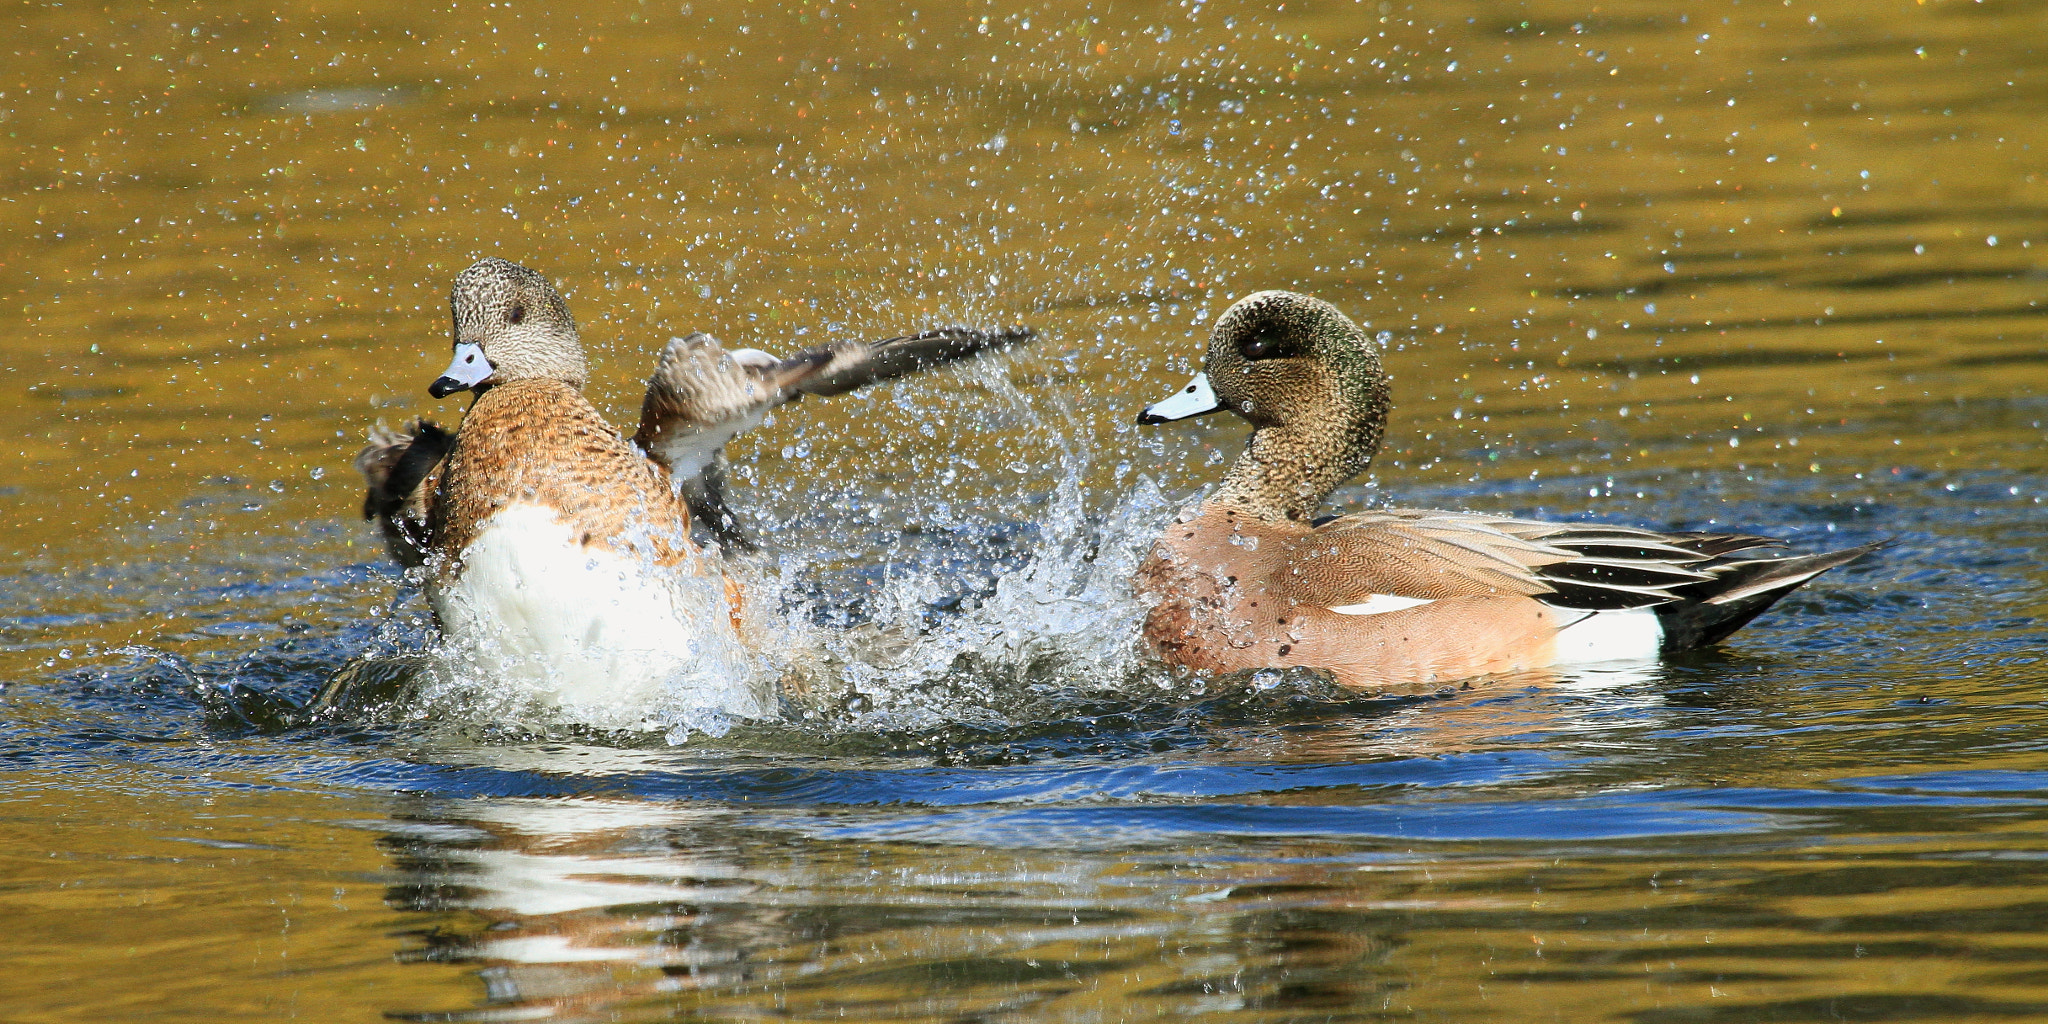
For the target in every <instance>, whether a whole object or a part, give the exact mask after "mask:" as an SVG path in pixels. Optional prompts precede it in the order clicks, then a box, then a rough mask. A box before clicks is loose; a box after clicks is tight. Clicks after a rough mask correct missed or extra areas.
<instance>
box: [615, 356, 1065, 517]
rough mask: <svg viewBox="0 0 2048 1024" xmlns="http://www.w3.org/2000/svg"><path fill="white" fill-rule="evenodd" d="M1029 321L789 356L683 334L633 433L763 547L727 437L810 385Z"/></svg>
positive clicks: (872, 376) (848, 380)
mask: <svg viewBox="0 0 2048 1024" xmlns="http://www.w3.org/2000/svg"><path fill="white" fill-rule="evenodd" d="M1031 336H1032V333H1031V330H1030V328H1027V327H1012V328H1008V329H1004V330H994V331H981V330H974V329H972V328H967V327H947V328H941V329H939V330H935V331H926V332H924V333H922V334H912V335H905V336H903V337H897V338H885V339H883V340H881V341H841V342H835V343H833V344H830V345H825V346H822V347H820V348H814V349H810V350H808V351H804V352H799V353H797V354H796V355H793V356H790V357H789V358H787V359H782V358H778V357H776V356H773V355H770V354H769V353H767V352H763V351H761V350H760V349H755V348H743V349H738V350H733V351H728V350H727V349H726V348H725V347H724V346H722V345H720V344H719V343H718V340H717V339H716V338H713V337H711V336H710V335H708V334H692V335H690V336H688V337H686V338H674V339H671V340H670V341H669V343H668V346H667V347H666V348H664V349H663V350H662V352H661V362H660V364H659V365H658V367H657V368H656V370H655V372H654V377H653V379H651V380H649V381H648V382H647V398H646V401H645V402H643V403H642V405H641V410H640V432H639V433H637V434H635V435H634V436H633V441H634V443H636V444H638V445H640V447H642V448H644V449H646V450H647V451H648V452H649V453H651V454H653V455H654V457H655V458H657V459H660V460H661V461H663V462H664V463H666V464H667V465H668V467H669V469H670V470H671V471H672V472H674V473H675V477H676V479H677V480H678V481H680V482H681V485H682V488H683V497H684V498H685V499H687V500H688V501H689V503H690V514H691V515H692V516H694V517H695V518H696V520H697V521H698V522H700V523H703V524H704V525H705V526H707V527H708V528H710V530H711V531H712V533H713V535H714V536H716V537H717V538H718V542H719V544H720V545H721V546H722V547H723V548H724V549H725V550H727V551H735V550H738V551H752V550H755V549H756V545H755V543H754V541H753V539H752V538H751V537H750V536H748V531H747V530H746V529H745V528H744V527H743V526H742V525H741V524H740V522H739V519H738V516H737V515H736V514H735V513H734V512H733V511H732V509H731V508H730V507H728V506H727V504H726V501H725V445H726V442H728V441H731V440H732V439H733V437H735V436H736V435H738V434H741V433H743V432H745V431H748V430H752V429H753V428H755V427H757V426H760V425H761V420H762V419H763V418H764V417H766V416H767V415H768V413H769V412H771V411H773V410H774V409H775V408H776V407H777V406H780V405H785V404H787V403H790V402H794V401H796V400H798V399H800V398H802V397H803V396H805V395H816V396H820V397H829V396H832V395H843V394H846V393H847V392H849V391H854V390H857V389H859V388H864V387H866V386H868V385H870V384H874V383H878V382H881V381H886V380H894V379H896V378H898V377H903V376H907V375H909V374H912V373H916V372H918V371H920V370H927V369H930V368H932V367H935V366H939V365H941V364H944V363H950V362H954V361H956V360H960V359H965V358H967V357H969V356H974V355H979V354H981V353H984V352H992V351H995V350H997V349H1001V348H1007V347H1009V346H1011V345H1015V344H1018V343H1020V342H1023V341H1026V340H1029V339H1030V338H1031Z"/></svg>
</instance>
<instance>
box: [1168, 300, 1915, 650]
mask: <svg viewBox="0 0 2048 1024" xmlns="http://www.w3.org/2000/svg"><path fill="white" fill-rule="evenodd" d="M1221 409H1228V410H1230V411H1231V412H1234V413H1237V414H1238V415H1241V416H1243V417H1244V418H1245V419H1247V420H1250V421H1251V423H1252V425H1253V428H1254V429H1253V431H1252V436H1251V439H1250V440H1249V441H1248V442H1247V443H1246V445H1245V451H1244V454H1243V455H1241V456H1240V457H1239V458H1238V460H1237V463H1236V465H1234V466H1233V467H1232V468H1231V470H1230V472H1229V474H1228V475H1227V476H1226V477H1225V478H1224V480H1223V483H1222V486H1221V487H1219V488H1218V489H1217V490H1216V491H1215V493H1213V494H1211V495H1210V496H1209V497H1208V499H1207V500H1206V501H1204V502H1203V503H1202V505H1201V507H1200V508H1199V509H1195V510H1191V511H1190V512H1188V513H1184V514H1183V516H1182V517H1181V519H1180V521H1178V522H1175V523H1174V524H1172V525H1171V526H1169V527H1168V529H1167V531H1166V533H1165V535H1164V536H1163V537H1161V539H1160V541H1159V542H1158V544H1157V545H1156V546H1155V547H1154V549H1153V552H1152V554H1151V555H1150V557H1149V558H1148V559H1147V560H1146V562H1145V564H1144V565H1143V566H1141V568H1140V570H1139V580H1140V587H1141V589H1143V590H1145V591H1146V592H1147V593H1149V594H1150V595H1152V596H1153V597H1154V598H1155V599H1156V600H1157V602H1158V603H1157V604H1156V605H1155V607H1154V608H1153V610H1152V612H1151V614H1150V616H1149V617H1148V619H1147V621H1146V627H1145V628H1146V635H1147V637H1148V638H1149V639H1150V640H1151V642H1152V643H1153V645H1154V646H1155V647H1156V648H1157V649H1158V651H1159V652H1160V654H1161V655H1162V656H1163V657H1164V658H1165V659H1166V660H1167V661H1169V662H1171V663H1173V664H1176V665H1180V666H1183V667H1187V668H1192V669H1201V670H1210V671H1233V670H1240V669H1250V668H1278V667H1285V666H1309V667H1314V668H1323V669H1329V670H1331V671H1333V672H1334V673H1335V674H1336V676H1337V678H1338V680H1339V681H1340V682H1342V683H1345V684H1347V685H1352V686H1385V685H1398V684H1403V683H1414V682H1425V681H1430V680H1438V679H1456V678H1461V677H1466V676H1473V675H1480V674H1485V673H1492V672H1503V671H1514V670H1520V669H1534V668H1542V667H1545V666H1550V665H1561V664H1574V663H1588V662H1599V661H1608V660H1615V659H1626V658H1647V657H1653V656H1655V655H1657V654H1659V653H1660V652H1665V651H1673V650H1681V649H1684V648H1688V647H1696V646H1702V645H1706V644H1712V643H1715V642H1717V641H1719V640H1720V639H1722V638H1723V637H1726V636H1727V635H1728V634H1730V633H1733V632H1734V631H1735V630H1737V629H1739V628H1741V626H1742V625H1743V624H1744V623H1746V622H1748V621H1749V620H1750V619H1751V618H1753V617H1754V616H1756V615H1757V613H1759V612H1761V611H1763V610H1764V609H1765V608H1768V607H1770V606H1771V604H1772V603H1774V602H1775V601H1777V600H1778V599H1779V598H1781V597H1783V596H1784V595H1785V594H1787V593H1789V592H1791V591H1792V590H1793V589H1794V588H1796V587H1798V586H1799V585H1800V584H1801V583H1804V582H1806V581H1807V580H1809V579H1812V578H1813V577H1815V576H1817V575H1819V574H1820V573H1822V572H1825V571H1826V570H1828V569H1831V568H1833V567H1835V566H1838V565H1843V564H1846V563H1848V562H1852V561H1854V560H1856V559H1857V558H1860V557H1862V556H1863V555H1865V554H1867V553H1869V552H1870V551H1871V550H1873V549H1875V548H1876V547H1878V545H1876V544H1871V545H1865V546H1863V547H1857V548H1849V549H1846V550H1842V551H1833V552H1828V553H1825V554H1818V555H1804V556H1798V557H1791V558H1756V557H1744V555H1745V553H1747V552H1750V551H1753V550H1755V549H1758V548H1762V547H1767V546H1771V545H1775V544H1776V543H1778V542H1777V541H1774V540H1770V539H1768V538H1763V537H1750V536H1743V535H1739V534H1711V533H1654V532H1651V531H1648V530H1638V529H1631V528H1628V527H1617V526H1606V525H1602V524H1594V523H1584V524H1563V523H1544V522H1534V521H1530V520H1524V519H1507V518H1500V517H1495V516H1486V515H1477V514H1470V513H1460V512H1438V511H1418V510H1408V509H1400V510H1396V509H1385V510H1374V511H1369V512H1358V513H1353V514H1351V515H1345V516H1333V517H1329V518H1326V519H1320V520H1314V521H1311V518H1310V517H1311V516H1312V515H1313V513H1314V511H1315V508H1316V506H1317V505H1318V504H1320V503H1321V502H1322V500H1323V499H1324V497H1326V496H1327V495H1328V494H1329V493H1330V491H1332V490H1333V489H1335V488H1336V487H1337V486H1338V485H1339V484H1342V483H1343V482H1344V481H1346V480H1349V479H1351V478H1352V477H1353V476H1356V475H1357V474H1359V473H1361V472H1363V471H1364V470H1365V468H1366V466H1367V465H1368V464H1369V463H1370V462H1371V461H1372V457H1373V455H1374V454H1375V453H1376V452H1377V451H1378V449H1379V444H1380V435H1381V432H1382V430H1383V429H1384V427H1385V424H1386V415H1387V378H1386V376H1385V374H1383V373H1382V372H1381V369H1380V361H1379V354H1378V352H1377V350H1376V348H1375V346H1374V345H1373V343H1372V342H1371V341H1369V340H1368V339H1367V338H1366V336H1365V333H1364V332H1363V331H1361V330H1359V328H1358V326H1357V325H1356V324H1354V323H1352V322H1351V320H1350V319H1349V318H1348V317H1346V316H1345V315H1344V314H1343V313H1341V312H1339V311H1338V310H1337V309H1336V307H1334V306H1331V305H1330V304H1328V303H1326V302H1322V301H1320V300H1317V299H1313V298H1310V297H1308V296H1306V295H1298V294H1295V293H1292V292H1279V291H1269V292H1259V293H1257V294H1254V295H1250V296H1247V297H1246V298H1244V299H1242V300H1240V301H1239V302H1237V303H1236V304H1235V305H1233V306H1231V307H1230V308H1229V309H1228V310H1225V311H1224V313H1223V315H1222V316H1221V317H1220V318H1218V319H1217V321H1216V326H1215V328H1214V329H1213V331H1212V332H1211V334H1210V336H1209V347H1208V354H1207V357H1206V361H1205V365H1204V372H1203V373H1201V374H1199V375H1197V376H1196V377H1195V379H1194V381H1193V382H1192V383H1190V384H1189V385H1188V386H1187V387H1186V388H1185V389H1184V390H1183V391H1181V392H1180V393H1179V394H1176V395H1175V396H1173V397H1172V398H1169V399H1167V400H1165V401H1163V402H1159V403H1157V404H1155V405H1153V406H1150V407H1149V408H1147V409H1146V410H1145V411H1144V412H1143V413H1142V414H1140V415H1139V417H1138V422H1140V423H1164V422H1167V421H1169V420H1178V419H1185V418H1187V417H1190V416H1200V415H1203V414H1205V413H1210V412H1215V411H1217V410H1221Z"/></svg>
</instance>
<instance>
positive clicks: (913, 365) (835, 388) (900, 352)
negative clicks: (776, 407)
mask: <svg viewBox="0 0 2048 1024" xmlns="http://www.w3.org/2000/svg"><path fill="white" fill-rule="evenodd" d="M1032 337H1033V334H1032V331H1031V328H1029V327H1021V326H1020V327H1005V328H1001V329H999V330H993V331H984V330H979V329H977V328H973V327H942V328H940V329H938V330H935V331H926V332H924V333H923V334H906V335H903V336H901V337H896V338H884V339H882V340H881V341H853V342H840V343H838V344H836V345H832V346H829V347H828V348H827V349H817V350H813V352H819V351H830V352H831V353H832V358H831V359H830V360H829V361H828V362H826V363H824V364H821V365H820V366H819V367H818V370H817V372H815V373H813V374H811V375H809V376H807V377H805V378H804V379H803V380H801V381H800V382H799V383H798V384H797V385H796V389H797V390H798V391H800V392H802V393H803V394H806V395H821V396H830V395H843V394H846V393H847V392H849V391H855V390H858V389H860V388H864V387H867V386H868V385H870V384H879V383H881V382H882V381H887V380H895V379H896V378H898V377H907V376H909V375H911V374H913V373H918V372H921V371H924V370H929V369H931V368H933V367H936V366H944V365H945V364H947V363H952V362H958V361H959V360H962V359H966V358H968V357H970V356H978V355H980V354H982V353H984V352H994V351H998V350H1001V349H1006V348H1009V347H1011V346H1013V345H1020V344H1023V343H1024V342H1026V341H1029V340H1031V338H1032ZM811 354H813V353H804V355H811ZM797 358H799V359H800V358H803V357H802V356H798V357H797Z"/></svg>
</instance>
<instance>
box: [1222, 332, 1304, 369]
mask: <svg viewBox="0 0 2048 1024" xmlns="http://www.w3.org/2000/svg"><path fill="white" fill-rule="evenodd" d="M1237 351H1238V353H1239V354H1241V355H1243V356H1244V357H1245V358H1246V359H1249V360H1252V361H1254V362H1256V361H1258V360H1261V359H1288V358H1291V357H1294V356H1298V355H1301V354H1302V347H1301V344H1300V343H1299V342H1297V341H1295V340H1294V339H1293V338H1291V337H1287V336H1285V335H1280V334H1274V333H1272V332H1270V331H1260V332H1259V333H1257V334H1254V335H1252V336H1251V337H1249V338H1246V339H1244V340H1243V341H1241V342H1239V343H1238V345H1237Z"/></svg>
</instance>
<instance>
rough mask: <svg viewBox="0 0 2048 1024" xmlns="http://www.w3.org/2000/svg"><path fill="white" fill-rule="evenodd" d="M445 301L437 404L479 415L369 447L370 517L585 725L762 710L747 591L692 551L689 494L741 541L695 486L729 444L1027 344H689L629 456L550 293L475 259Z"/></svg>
mask: <svg viewBox="0 0 2048 1024" xmlns="http://www.w3.org/2000/svg"><path fill="white" fill-rule="evenodd" d="M451 301H452V305H453V309H454V346H455V357H454V361H453V362H452V363H451V364H450V365H449V367H448V370H447V372H446V373H444V374H443V375H442V376H441V377H440V378H439V379H437V380H435V381H434V383H433V386H432V387H431V388H430V389H429V391H430V392H431V393H432V394H433V395H434V396H435V397H437V398H440V397H446V396H448V395H451V394H454V393H455V392H457V391H464V390H469V391H474V392H476V396H477V397H476V400H475V402H474V403H473V404H472V405H471V406H470V409H469V412H468V413H467V414H466V415H465V416H464V417H463V422H462V427H461V430H460V431H459V432H458V433H455V434H453V435H450V434H448V433H447V432H445V431H442V430H440V429H439V428H436V427H433V426H432V425H431V424H426V423H421V424H417V425H416V426H415V427H414V429H413V430H412V431H411V433H410V434H409V435H393V434H384V435H382V436H373V438H372V444H371V446H370V447H369V448H367V449H365V451H364V452H363V454H362V455H361V456H359V457H358V460H357V462H358V465H359V466H360V467H362V469H363V471H364V474H365V476H366V478H367V479H368V481H369V485H370V495H369V499H368V501H367V502H366V505H365V512H366V514H368V515H371V516H373V517H377V518H380V519H381V520H382V523H383V526H384V529H385V536H386V538H387V541H388V542H389V545H390V547H391V548H392V551H393V554H394V555H395V556H396V557H397V558H398V559H399V560H400V561H401V562H405V563H408V564H424V565H425V566H426V568H427V575H428V587H427V590H428V596H429V598H430V600H431V601H432V603H433V606H434V611H435V614H436V616H437V618H438V619H439V620H440V624H441V627H442V630H443V632H444V633H445V634H446V635H447V636H448V638H449V639H450V640H451V641H452V642H454V643H455V644H456V645H458V647H459V649H460V650H462V651H463V652H464V653H465V654H467V655H468V656H470V657H473V658H478V659H481V660H483V661H484V663H485V664H486V666H487V667H490V668H493V669H499V670H503V671H504V672H505V673H507V674H510V675H513V676H515V677H518V678H521V679H523V680H524V681H525V682H527V683H528V684H529V686H530V687H531V688H532V689H533V690H534V691H535V693H536V694H537V695H539V696H543V697H546V698H549V699H550V700H552V701H553V702H555V703H559V704H582V705H589V706H603V705H608V704H614V703H616V701H617V698H619V697H621V696H625V695H626V694H628V693H631V692H634V691H639V692H642V693H645V692H650V691H651V690H652V689H653V688H654V687H656V686H659V685H661V684H663V683H664V682H674V681H677V680H678V679H680V678H682V677H684V676H690V677H693V678H697V679H698V680H699V682H700V684H701V685H703V686H707V687H711V688H712V690H711V691H710V692H707V693H704V694H700V695H699V696H700V698H708V699H704V700H701V703H705V704H709V705H710V706H712V707H717V708H722V709H724V710H726V711H730V712H733V713H737V714H756V713H758V712H759V711H760V710H761V708H760V705H759V702H758V700H757V699H756V698H755V697H753V696H751V695H750V694H749V693H748V692H747V691H744V690H742V689H735V687H738V686H739V684H738V679H739V678H740V676H741V675H743V673H741V672H740V671H738V666H737V663H736V662H733V661H732V660H731V659H733V658H736V657H737V651H738V647H737V638H736V636H735V631H736V626H737V622H736V620H737V618H738V613H739V604H738V594H737V591H736V590H735V589H734V588H733V587H732V586H731V584H730V583H729V581H728V579H727V577H726V576H725V574H724V572H723V571H722V569H721V568H720V567H719V566H718V565H716V564H713V563H709V562H707V561H706V560H705V559H704V558H703V556H702V555H701V554H700V553H699V551H698V550H697V548H696V546H695V545H694V544H692V543H691V541H690V538H689V526H690V508H689V506H690V500H689V496H690V495H695V496H697V498H698V500H699V501H700V502H702V503H703V507H704V508H706V509H708V510H710V511H713V512H714V513H718V514H720V515H721V518H720V519H719V520H718V521H717V522H716V524H715V526H716V528H718V529H719V531H720V532H721V534H728V535H731V536H733V537H734V538H735V540H737V539H738V534H737V529H736V527H735V525H734V524H733V522H732V520H731V517H730V516H729V515H723V506H722V502H720V500H719V498H718V492H717V489H716V486H715V481H716V477H715V475H713V476H710V477H709V478H706V477H704V476H703V474H704V473H705V472H706V471H707V470H709V469H712V468H713V467H715V466H716V465H717V461H716V460H717V458H718V451H719V449H720V447H722V445H723V444H724V443H725V441H726V440H727V439H729V438H730V437H731V436H732V435H733V434H734V433H737V432H738V431H739V430H743V429H745V428H746V427H748V426H751V425H753V424H754V423H756V422H758V421H759V419H760V417H761V415H762V414H764V413H765V412H766V411H767V410H768V409H769V408H772V407H773V406H774V405H776V404H779V403H781V402H784V401H788V400H790V399H792V398H794V397H795V396H796V395H798V394H801V393H803V392H804V391H805V390H812V391H814V392H815V393H821V394H837V393H840V392H843V391H846V390H851V389H852V388H854V387H858V386H860V385H861V384H863V383H867V382H869V381H872V380H878V379H882V378H883V377H884V376H896V375H900V374H902V373H907V372H910V371H911V370H914V369H918V368H920V367H922V366H926V365H931V364H933V363H936V362H940V361H944V360H947V359H953V358H959V357H960V356H963V355H967V354H971V353H973V352H976V351H980V350H982V349H985V348H988V347H991V346H994V345H999V344H1007V343H1009V342H1013V341H1016V340H1019V339H1021V338H1023V337H1026V336H1028V332H1022V331H1013V332H1008V333H1004V334H978V333H975V332H965V331H953V332H938V333H935V334H930V335H920V336H918V337H916V338H904V339H891V340H890V341H888V342H879V343H874V344H862V343H846V344H843V345H839V346H833V347H829V348H825V349H819V350H816V351H813V352H806V353H803V354H802V355H799V356H797V357H795V358H793V359H788V360H777V359H774V358H773V357H771V356H767V355H766V354H765V353H754V352H747V351H743V352H740V353H733V354H728V353H725V352H724V350H723V349H720V348H718V346H717V344H716V342H712V341H710V340H709V339H706V338H703V337H702V336H695V337H693V338H690V339H679V340H677V341H674V342H671V343H670V345H669V347H668V350H667V351H665V352H664V353H663V356H662V360H661V364H660V367H659V369H657V371H656V373H655V375H654V377H653V379H652V380H650V381H649V383H648V392H647V398H646V401H645V403H644V404H643V407H642V414H641V425H640V430H639V433H638V435H636V437H635V439H634V441H628V440H627V439H626V438H625V437H624V436H622V435H621V434H620V433H619V432H618V431H616V430H614V429H613V428H612V426H611V425H610V424H609V423H607V422H605V420H604V417H603V416H602V415H600V414H599V413H598V412H597V410H596V409H595V408H593V407H592V406H591V405H590V403H589V402H588V401H587V400H585V398H584V397H583V394H582V388H583V385H584V383H585V382H586V380H587V379H588V370H587V368H586V365H585V362H584V358H583V347H582V343H581V340H580V339H579V337H578V335H577V331H576V324H575V321H574V320H573V319H572V318H571V317H570V315H569V310H568V307H567V305H566V304H564V303H563V301H562V298H561V296H560V295H559V294H558V293H557V292H556V290H555V288H554V287H553V286H552V285H551V284H549V283H548V281H547V279H546V278H544V277H542V276H541V275H539V274H537V273H535V272H533V271H531V270H528V269H527V268H525V267H521V266H518V265H517V264H513V263H509V262H506V261H504V260H500V259H485V260H480V261H478V262H477V263H476V264H474V265H472V266H471V267H469V268H468V269H467V270H464V271H463V272H462V273H461V274H460V275H458V276H457V278H456V280H455V287H454V292H453V296H452V300H451ZM864 370H865V372H864ZM711 384H717V385H722V386H723V389H724V390H723V391H720V390H718V389H717V388H714V387H711V386H709V385H711ZM807 385H809V386H810V387H809V388H807V387H806V386H807ZM634 442H638V443H637V444H636V443H634ZM679 477H680V478H685V479H688V480H694V481H696V482H697V483H698V484H700V485H705V484H706V482H707V479H708V481H709V485H708V486H700V487H699V488H698V489H697V490H694V491H693V490H691V489H689V488H686V487H679V486H678V485H677V484H676V482H675V481H676V480H677V479H678V478H679ZM721 663H722V664H721Z"/></svg>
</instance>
